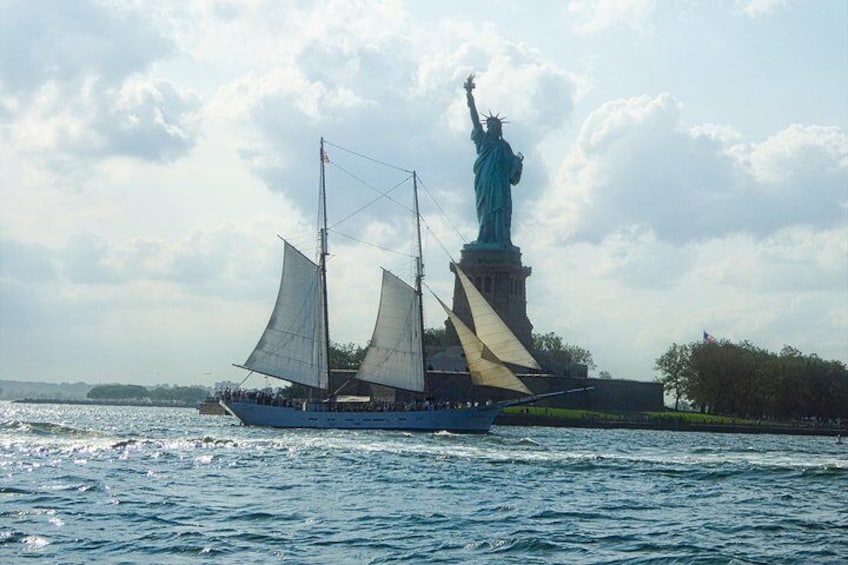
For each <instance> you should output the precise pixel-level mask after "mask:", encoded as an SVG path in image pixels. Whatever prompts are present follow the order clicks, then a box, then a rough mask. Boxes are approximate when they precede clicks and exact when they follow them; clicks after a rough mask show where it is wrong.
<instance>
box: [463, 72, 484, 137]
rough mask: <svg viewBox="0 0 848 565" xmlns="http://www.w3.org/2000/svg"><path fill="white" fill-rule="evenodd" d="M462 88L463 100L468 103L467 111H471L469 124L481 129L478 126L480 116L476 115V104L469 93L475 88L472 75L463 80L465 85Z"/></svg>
mask: <svg viewBox="0 0 848 565" xmlns="http://www.w3.org/2000/svg"><path fill="white" fill-rule="evenodd" d="M462 86H463V88H465V99H466V100H467V101H468V109H469V110H470V111H471V124H472V125H473V126H474V128H475V129H477V128H482V126H481V125H480V115H479V114H478V113H477V104H475V103H474V95H473V94H472V93H471V91H472V90H474V87H475V86H477V85H475V84H474V73H472V74H470V75H468V78H467V79H465V84H464V85H462Z"/></svg>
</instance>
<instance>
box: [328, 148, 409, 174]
mask: <svg viewBox="0 0 848 565" xmlns="http://www.w3.org/2000/svg"><path fill="white" fill-rule="evenodd" d="M324 145H329V146H330V147H335V148H336V149H341V150H342V151H344V152H346V153H350V154H351V155H356V156H357V157H360V158H362V159H367V160H368V161H372V162H374V163H377V164H378V165H383V166H384V167H389V168H390V169H395V170H396V171H403V172H404V173H409V174H412V171H410V170H409V169H404V168H403V167H398V166H397V165H392V164H391V163H386V162H385V161H380V160H379V159H375V158H374V157H369V156H368V155H363V154H362V153H357V152H356V151H352V150H350V149H348V148H346V147H342V146H341V145H336V144H335V143H333V142H331V141H327V140H326V139H325V140H324Z"/></svg>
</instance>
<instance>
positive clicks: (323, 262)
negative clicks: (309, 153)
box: [318, 136, 330, 390]
mask: <svg viewBox="0 0 848 565" xmlns="http://www.w3.org/2000/svg"><path fill="white" fill-rule="evenodd" d="M320 149H321V152H320V154H319V156H318V159H319V162H320V163H321V175H320V182H319V185H320V186H319V197H318V199H319V207H320V209H321V212H320V213H321V218H320V229H319V238H320V240H321V241H320V245H321V255H320V259H319V261H318V265H319V269H320V271H321V295H322V296H321V300H322V306H323V310H324V312H323V314H324V355H325V359H326V369H327V390H329V389H330V309H329V305H328V301H327V255H329V253H328V252H327V191H326V184H325V178H324V165H325V164H326V163H327V160H328V159H327V153H325V152H324V137H323V136H322V137H321V148H320Z"/></svg>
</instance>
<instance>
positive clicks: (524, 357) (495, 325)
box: [454, 263, 541, 369]
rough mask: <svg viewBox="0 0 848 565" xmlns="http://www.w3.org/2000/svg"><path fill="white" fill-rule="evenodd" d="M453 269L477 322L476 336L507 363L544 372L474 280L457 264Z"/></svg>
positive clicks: (473, 317)
mask: <svg viewBox="0 0 848 565" xmlns="http://www.w3.org/2000/svg"><path fill="white" fill-rule="evenodd" d="M454 270H455V271H456V275H457V277H459V282H460V283H461V284H462V288H463V290H464V291H465V296H466V298H467V299H468V307H469V308H470V309H471V317H472V319H473V320H474V333H476V334H477V337H478V338H479V339H480V341H482V342H483V343H485V344H486V346H488V348H489V349H491V351H492V353H494V354H495V355H496V356H497V357H498V359H500V360H501V361H503V362H505V363H512V364H513V365H518V366H520V367H530V368H532V369H541V366H540V365H539V363H538V362H537V361H536V360H535V359H534V358H533V356H532V355H531V354H530V352H529V351H527V348H526V347H524V344H522V343H521V342H520V341H519V340H518V338H517V337H515V334H514V333H513V332H512V330H510V329H509V327H508V326H507V325H506V323H504V321H503V320H502V319H501V317H500V316H498V314H497V312H495V309H494V308H492V306H491V305H490V304H489V303H488V302H487V301H486V299H485V298H484V297H483V295H482V294H481V293H480V291H479V290H477V287H476V286H474V284H473V283H472V282H471V279H469V278H468V276H466V274H465V273H463V272H462V269H460V268H459V265H457V264H455V263H454Z"/></svg>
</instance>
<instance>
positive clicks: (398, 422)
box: [221, 400, 500, 434]
mask: <svg viewBox="0 0 848 565" xmlns="http://www.w3.org/2000/svg"><path fill="white" fill-rule="evenodd" d="M221 405H222V406H223V407H224V408H225V409H226V410H227V411H228V412H230V413H231V414H232V415H233V416H235V417H236V418H238V419H239V420H240V421H241V423H242V424H244V425H246V426H267V427H272V428H313V429H334V430H402V431H411V432H438V431H448V432H454V433H474V434H484V433H486V432H488V431H489V429H490V428H491V427H492V424H493V423H494V421H495V418H496V417H497V415H498V412H499V411H500V408H499V407H498V406H497V405H492V406H476V407H471V408H453V409H444V410H414V411H406V412H401V411H398V412H393V411H392V412H344V411H325V410H309V409H307V410H303V409H301V408H293V407H287V406H274V405H268V404H256V403H253V402H240V401H233V400H229V401H225V400H222V401H221Z"/></svg>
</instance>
